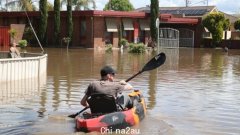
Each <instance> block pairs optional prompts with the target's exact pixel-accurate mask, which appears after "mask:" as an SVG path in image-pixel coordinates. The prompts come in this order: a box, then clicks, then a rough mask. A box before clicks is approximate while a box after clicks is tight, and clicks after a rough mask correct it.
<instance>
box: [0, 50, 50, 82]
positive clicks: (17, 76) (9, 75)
mask: <svg viewBox="0 0 240 135" xmlns="http://www.w3.org/2000/svg"><path fill="white" fill-rule="evenodd" d="M7 56H8V52H0V82H8V81H13V80H21V79H28V78H35V77H39V76H42V75H46V72H47V54H33V53H22V54H21V56H22V58H7Z"/></svg>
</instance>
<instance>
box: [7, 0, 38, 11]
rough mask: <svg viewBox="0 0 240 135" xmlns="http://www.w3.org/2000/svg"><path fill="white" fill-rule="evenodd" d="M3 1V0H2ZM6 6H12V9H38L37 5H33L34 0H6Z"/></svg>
mask: <svg viewBox="0 0 240 135" xmlns="http://www.w3.org/2000/svg"><path fill="white" fill-rule="evenodd" d="M2 1H3V0H2ZM5 6H7V7H8V8H9V7H10V11H16V9H17V10H21V11H36V7H35V6H34V5H33V1H32V0H11V1H6V4H5Z"/></svg>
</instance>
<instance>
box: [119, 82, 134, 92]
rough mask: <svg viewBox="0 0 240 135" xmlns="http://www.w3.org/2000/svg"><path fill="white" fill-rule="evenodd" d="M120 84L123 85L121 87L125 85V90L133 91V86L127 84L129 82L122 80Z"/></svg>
mask: <svg viewBox="0 0 240 135" xmlns="http://www.w3.org/2000/svg"><path fill="white" fill-rule="evenodd" d="M120 84H121V85H124V89H125V90H133V86H132V85H131V84H129V83H127V82H126V81H124V80H121V81H120Z"/></svg>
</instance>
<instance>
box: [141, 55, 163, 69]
mask: <svg viewBox="0 0 240 135" xmlns="http://www.w3.org/2000/svg"><path fill="white" fill-rule="evenodd" d="M165 60H166V55H165V53H163V52H161V53H159V54H158V55H156V56H155V57H153V58H152V59H151V60H150V61H149V62H148V63H147V64H146V65H145V66H144V67H143V69H142V71H141V72H144V71H149V70H153V69H155V68H157V67H159V66H160V65H162V64H164V62H165Z"/></svg>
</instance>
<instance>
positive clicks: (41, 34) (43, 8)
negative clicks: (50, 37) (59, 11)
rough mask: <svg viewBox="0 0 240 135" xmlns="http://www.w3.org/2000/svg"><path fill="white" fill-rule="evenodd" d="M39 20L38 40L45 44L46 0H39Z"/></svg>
mask: <svg viewBox="0 0 240 135" xmlns="http://www.w3.org/2000/svg"><path fill="white" fill-rule="evenodd" d="M39 11H40V22H39V40H40V41H41V43H44V44H46V41H47V39H46V31H47V18H48V12H47V0H40V1H39Z"/></svg>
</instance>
